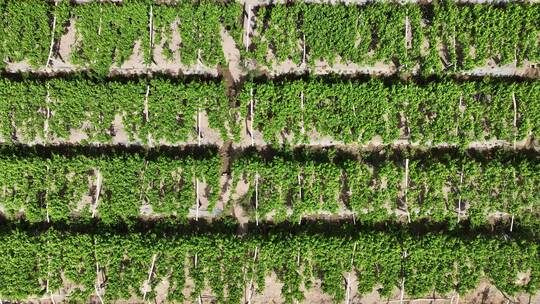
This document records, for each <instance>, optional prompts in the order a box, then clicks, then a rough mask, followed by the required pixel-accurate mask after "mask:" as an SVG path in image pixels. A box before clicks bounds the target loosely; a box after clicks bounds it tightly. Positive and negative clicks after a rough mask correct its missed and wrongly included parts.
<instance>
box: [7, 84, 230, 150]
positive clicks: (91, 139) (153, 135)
mask: <svg viewBox="0 0 540 304" xmlns="http://www.w3.org/2000/svg"><path fill="white" fill-rule="evenodd" d="M147 87H148V92H149V94H148V98H146V92H147ZM225 90H226V89H225V85H224V83H223V82H218V81H197V80H191V81H182V80H175V81H173V80H168V79H161V78H156V79H152V80H149V81H147V80H144V79H135V80H104V79H103V80H93V79H89V78H86V77H74V78H71V79H62V78H54V79H49V80H23V81H13V80H8V79H6V78H2V79H0V109H1V114H0V115H1V116H2V120H1V122H0V129H1V131H0V138H2V140H3V141H4V142H12V143H16V142H24V143H29V142H33V141H35V140H42V141H44V142H51V141H55V140H59V141H64V142H65V141H70V140H72V141H73V140H74V141H78V142H80V143H81V144H83V145H84V144H86V143H111V142H112V140H113V137H114V136H116V135H118V133H119V132H121V131H124V132H125V133H126V138H125V139H124V140H127V141H130V142H141V143H144V144H149V143H150V142H149V141H150V140H153V143H160V142H166V143H170V144H177V143H182V142H187V141H194V140H196V138H197V113H198V112H199V113H200V114H201V115H203V114H204V115H207V117H208V122H209V126H210V128H211V129H214V130H215V131H217V132H219V134H220V135H221V138H223V139H224V140H226V139H228V138H232V137H236V138H238V134H239V130H238V128H237V127H236V126H237V123H236V121H235V119H236V115H235V112H234V111H231V109H230V107H229V100H228V98H227V96H226V94H225ZM145 102H146V103H147V107H148V119H147V118H146V117H145V116H146V115H145V113H144V110H145ZM47 113H48V114H47ZM46 126H47V127H46ZM235 128H236V129H235Z"/></svg>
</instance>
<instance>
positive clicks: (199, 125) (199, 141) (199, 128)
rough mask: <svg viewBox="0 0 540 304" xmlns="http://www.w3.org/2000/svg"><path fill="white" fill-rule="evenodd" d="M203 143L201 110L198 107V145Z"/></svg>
mask: <svg viewBox="0 0 540 304" xmlns="http://www.w3.org/2000/svg"><path fill="white" fill-rule="evenodd" d="M200 145H201V110H200V108H199V107H197V146H200Z"/></svg>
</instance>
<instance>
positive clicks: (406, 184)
mask: <svg viewBox="0 0 540 304" xmlns="http://www.w3.org/2000/svg"><path fill="white" fill-rule="evenodd" d="M408 188H409V159H408V158H407V159H405V208H406V211H407V221H408V222H409V224H410V223H411V214H410V212H409V203H408V201H407V191H408Z"/></svg>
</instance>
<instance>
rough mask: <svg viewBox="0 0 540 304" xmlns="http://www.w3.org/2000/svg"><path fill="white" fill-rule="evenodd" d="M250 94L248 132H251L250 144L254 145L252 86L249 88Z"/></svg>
mask: <svg viewBox="0 0 540 304" xmlns="http://www.w3.org/2000/svg"><path fill="white" fill-rule="evenodd" d="M250 94H251V101H250V107H249V108H250V118H251V119H250V122H249V124H250V130H251V131H250V133H251V145H252V146H253V145H255V140H254V138H253V121H254V120H255V112H254V109H253V108H254V106H253V88H251V90H250Z"/></svg>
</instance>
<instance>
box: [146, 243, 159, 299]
mask: <svg viewBox="0 0 540 304" xmlns="http://www.w3.org/2000/svg"><path fill="white" fill-rule="evenodd" d="M156 258H157V254H155V253H154V256H152V265H151V266H150V269H149V270H148V279H147V280H146V282H147V286H148V288H147V286H144V293H143V301H144V300H146V293H147V292H148V289H149V288H150V279H152V273H153V272H154V264H155V263H156Z"/></svg>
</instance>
